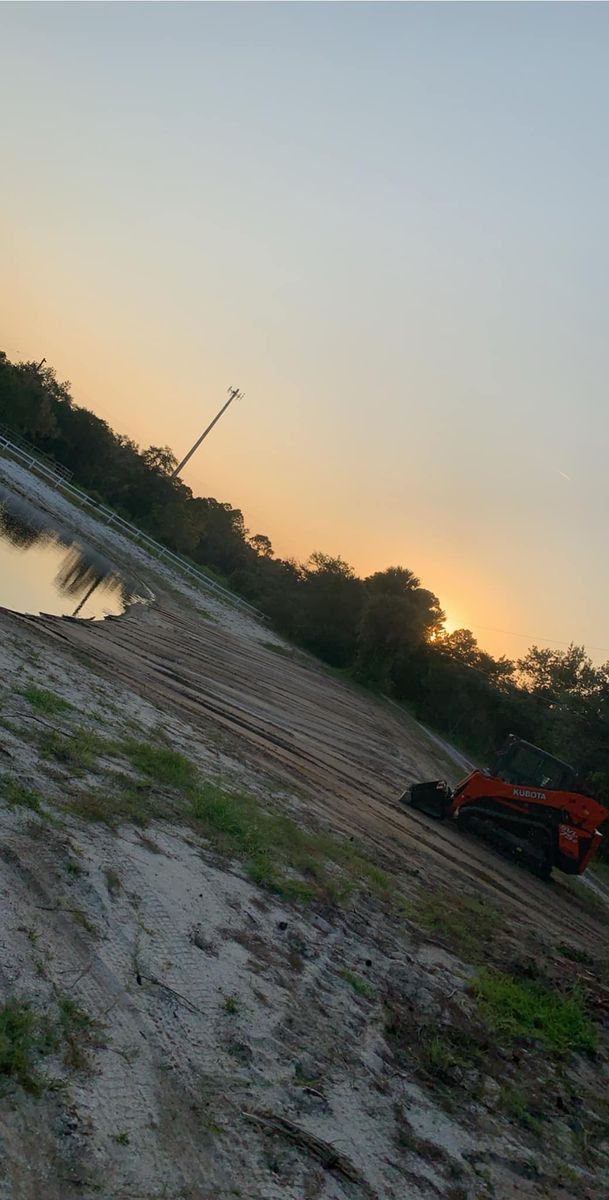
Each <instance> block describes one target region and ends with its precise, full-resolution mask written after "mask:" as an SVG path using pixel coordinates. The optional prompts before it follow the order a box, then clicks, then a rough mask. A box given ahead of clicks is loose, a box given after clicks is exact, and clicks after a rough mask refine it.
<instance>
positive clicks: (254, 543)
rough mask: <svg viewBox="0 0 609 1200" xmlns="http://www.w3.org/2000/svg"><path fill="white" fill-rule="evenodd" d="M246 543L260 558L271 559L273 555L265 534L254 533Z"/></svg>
mask: <svg viewBox="0 0 609 1200" xmlns="http://www.w3.org/2000/svg"><path fill="white" fill-rule="evenodd" d="M248 543H249V545H250V546H251V547H252V550H255V552H256V554H258V555H260V557H261V558H272V557H273V555H274V553H275V551H274V550H273V547H272V545H271V539H270V538H268V537H267V536H266V534H265V533H254V534H253V535H252V537H250V538H248Z"/></svg>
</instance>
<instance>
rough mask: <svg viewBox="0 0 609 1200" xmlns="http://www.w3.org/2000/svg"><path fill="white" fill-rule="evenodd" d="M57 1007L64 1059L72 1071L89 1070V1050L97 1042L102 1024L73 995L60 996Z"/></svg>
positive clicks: (58, 1027)
mask: <svg viewBox="0 0 609 1200" xmlns="http://www.w3.org/2000/svg"><path fill="white" fill-rule="evenodd" d="M57 1009H58V1019H57V1031H58V1036H59V1040H60V1044H61V1048H62V1054H63V1061H64V1063H65V1065H66V1067H68V1068H69V1069H70V1070H72V1071H87V1070H88V1069H89V1066H90V1062H89V1052H90V1051H91V1049H92V1048H93V1046H94V1045H95V1044H96V1043H97V1039H98V1035H99V1032H100V1026H99V1024H98V1022H97V1021H94V1020H93V1018H92V1017H90V1016H89V1014H88V1013H86V1012H85V1011H84V1009H82V1008H81V1007H80V1006H79V1005H78V1004H77V1003H76V1001H75V1000H73V999H72V997H71V996H60V997H59V998H58V1001H57Z"/></svg>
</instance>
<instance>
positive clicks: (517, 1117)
mask: <svg viewBox="0 0 609 1200" xmlns="http://www.w3.org/2000/svg"><path fill="white" fill-rule="evenodd" d="M499 1107H500V1108H501V1109H502V1110H503V1112H505V1113H507V1114H508V1116H510V1117H511V1118H512V1119H513V1120H514V1121H518V1123H519V1124H520V1125H524V1127H525V1129H529V1130H530V1131H531V1133H534V1134H535V1135H536V1136H537V1137H539V1136H540V1135H541V1133H542V1130H543V1123H542V1121H541V1120H540V1118H539V1117H538V1116H537V1115H536V1114H535V1113H534V1112H533V1111H532V1108H531V1103H530V1100H529V1097H528V1095H527V1093H526V1092H525V1091H524V1089H523V1088H519V1087H516V1086H515V1085H513V1084H508V1085H506V1086H505V1087H503V1088H502V1089H501V1092H500V1093H499Z"/></svg>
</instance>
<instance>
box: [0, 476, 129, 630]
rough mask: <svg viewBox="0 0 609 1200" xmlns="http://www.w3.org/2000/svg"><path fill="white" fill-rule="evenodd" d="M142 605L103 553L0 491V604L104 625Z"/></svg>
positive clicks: (23, 501) (127, 581)
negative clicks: (136, 604)
mask: <svg viewBox="0 0 609 1200" xmlns="http://www.w3.org/2000/svg"><path fill="white" fill-rule="evenodd" d="M138 600H142V596H141V595H140V594H138V590H137V587H136V585H135V583H134V581H133V580H128V579H127V578H125V577H124V576H123V575H122V574H121V573H120V572H119V571H118V570H117V569H116V567H115V566H113V564H112V563H111V562H110V561H109V560H108V559H106V558H105V557H104V556H103V555H102V554H100V553H99V552H98V551H96V550H93V549H92V548H91V547H88V546H86V544H85V543H84V542H82V541H81V540H80V539H77V538H76V537H75V536H74V534H72V533H70V532H69V531H68V530H67V529H63V528H61V527H60V526H59V525H57V524H56V523H55V522H53V521H52V520H51V518H50V517H48V516H46V515H45V514H43V513H41V512H39V511H38V509H36V508H34V506H33V505H31V504H29V503H28V502H27V501H25V500H22V499H20V498H17V497H15V496H13V494H12V493H11V492H9V491H7V490H6V489H5V488H3V487H0V604H1V605H3V606H4V607H5V608H12V609H15V610H16V611H17V612H23V613H41V612H44V613H53V614H54V615H56V616H66V615H69V616H72V617H83V618H88V619H91V618H93V619H94V620H101V619H102V618H103V617H107V616H110V615H113V616H117V615H119V614H120V613H122V612H124V610H125V608H126V607H127V605H128V604H133V603H134V602H135V601H138Z"/></svg>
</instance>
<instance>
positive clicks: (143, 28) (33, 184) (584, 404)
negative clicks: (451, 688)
mask: <svg viewBox="0 0 609 1200" xmlns="http://www.w3.org/2000/svg"><path fill="white" fill-rule="evenodd" d="M0 44H1V46H2V71H1V72H0V114H1V116H0V172H1V178H2V188H1V193H0V194H1V197H2V199H1V212H2V222H1V224H0V272H1V279H2V287H1V288H0V346H1V347H2V348H4V349H5V350H6V352H7V353H8V354H9V356H10V357H14V358H26V359H30V358H37V359H39V358H42V357H43V356H45V357H46V358H47V360H48V362H49V363H51V364H53V365H54V366H55V367H56V369H57V372H58V375H59V376H60V378H62V379H66V378H67V379H70V380H71V382H72V388H73V394H74V397H75V400H76V401H77V402H79V403H82V404H84V405H86V406H87V407H89V408H91V409H93V410H94V411H95V412H96V413H98V414H99V415H100V416H103V417H104V418H105V419H106V420H108V421H109V422H110V423H111V424H112V425H113V427H115V428H116V429H117V430H118V431H120V432H123V433H126V434H129V435H130V436H132V437H134V438H135V439H136V440H137V441H138V442H140V443H141V444H142V445H143V446H147V445H149V444H156V445H159V444H162V445H164V444H169V445H170V446H172V447H173V448H174V450H175V451H176V453H177V454H178V455H180V456H181V455H182V454H183V453H184V452H185V451H186V449H187V448H188V447H189V445H190V444H191V443H192V441H194V439H195V437H196V436H197V435H198V433H199V432H200V431H201V429H202V428H203V426H204V425H205V424H207V422H208V420H209V419H211V417H212V416H213V414H214V412H215V411H216V410H217V408H218V407H219V405H220V404H221V403H222V401H223V398H224V396H225V394H226V389H227V388H228V387H229V385H238V386H239V387H240V388H242V389H243V391H244V392H245V397H244V399H243V400H241V401H239V402H235V404H233V405H232V407H231V408H230V409H229V411H228V412H227V414H226V415H225V416H224V417H223V418H222V421H221V422H220V423H219V425H218V426H217V427H216V429H215V430H214V432H213V434H212V435H211V436H210V438H209V439H208V440H207V441H206V443H205V445H204V447H202V449H201V451H200V452H199V453H198V455H197V456H195V458H194V459H193V460H192V463H191V464H189V466H188V468H187V469H186V470H185V473H184V478H185V480H186V482H187V483H188V484H189V485H190V486H191V487H192V488H193V490H194V491H195V492H198V493H200V494H203V495H213V496H216V497H217V498H218V499H220V500H230V501H231V503H232V504H233V505H235V506H237V507H239V508H241V509H242V510H243V512H244V515H245V518H246V523H247V525H248V527H249V528H250V530H251V532H252V533H258V532H264V533H267V534H268V535H269V536H270V537H271V540H272V542H273V545H274V547H275V550H276V552H277V553H279V554H281V555H294V556H296V557H297V558H300V559H303V560H304V559H306V558H307V557H308V555H309V554H310V553H311V552H312V551H313V550H323V551H324V552H326V553H329V554H341V555H342V556H343V558H345V559H347V560H348V561H349V562H350V563H352V564H353V566H354V568H355V569H356V570H357V571H358V573H360V574H367V573H370V572H372V571H375V570H379V569H382V568H384V567H386V566H389V565H394V564H398V563H399V564H402V565H404V566H407V567H409V568H410V569H411V570H414V571H415V572H416V573H417V575H419V577H420V578H421V580H422V582H423V583H424V585H425V586H426V587H429V588H431V590H433V591H434V592H436V594H437V595H439V597H440V599H441V601H442V604H443V607H444V608H445V610H446V612H447V623H448V627H449V628H453V627H456V626H466V627H468V628H471V629H472V630H473V631H474V633H475V634H476V636H477V637H478V640H479V642H480V644H481V645H482V646H483V647H485V648H487V649H489V650H491V651H492V652H493V653H496V654H499V653H507V654H509V655H510V656H512V657H517V656H519V655H521V654H523V653H524V652H525V651H526V648H527V646H528V644H530V643H531V642H532V641H536V642H538V643H539V644H548V643H549V644H553V645H554V644H555V645H556V648H557V649H560V648H561V645H562V644H563V643H564V644H567V643H568V642H569V641H571V640H574V641H576V642H578V643H584V644H586V645H587V646H588V647H589V648H590V652H591V654H592V656H593V657H594V658H595V660H596V661H605V660H607V659H609V620H608V606H607V595H608V591H609V554H607V512H608V510H609V470H608V469H607V465H608V459H607V449H608V441H609V404H608V401H607V384H608V379H609V337H608V336H607V334H608V330H607V322H608V313H609V305H608V299H609V297H608V290H609V283H608V280H609V271H608V267H609V262H608V259H609V243H608V237H607V229H608V225H607V213H608V212H609V164H608V151H607V145H608V134H609V72H608V71H607V56H608V50H609V7H607V6H606V5H600V4H598V5H597V4H586V3H580V4H577V5H575V4H559V5H555V4H552V3H548V4H509V3H508V4H497V5H494V4H493V5H491V4H459V3H455V4H452V3H451V4H441V3H440V4H428V5H421V4H383V3H374V4H365V3H364V4H350V3H337V4H331V3H311V4H300V3H285V4H257V3H247V4H240V3H226V4H173V3H171V4H147V3H141V4H102V5H98V4H93V3H77V4H53V3H45V4H33V3H18V4H11V3H3V4H1V5H0Z"/></svg>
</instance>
